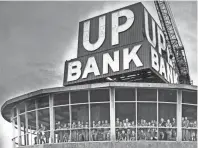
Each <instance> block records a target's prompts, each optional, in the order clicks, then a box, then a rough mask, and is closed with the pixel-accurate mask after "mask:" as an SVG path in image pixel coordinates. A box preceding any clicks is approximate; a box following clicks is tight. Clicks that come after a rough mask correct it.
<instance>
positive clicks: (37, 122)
mask: <svg viewBox="0 0 198 148" xmlns="http://www.w3.org/2000/svg"><path fill="white" fill-rule="evenodd" d="M35 114H36V135H37V137H38V130H39V119H38V102H37V100H36V101H35ZM36 142H37V144H39V139H38V138H37V141H36Z"/></svg>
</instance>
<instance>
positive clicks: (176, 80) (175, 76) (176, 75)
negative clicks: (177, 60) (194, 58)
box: [173, 70, 178, 84]
mask: <svg viewBox="0 0 198 148" xmlns="http://www.w3.org/2000/svg"><path fill="white" fill-rule="evenodd" d="M173 81H174V83H175V84H177V83H178V74H177V73H176V72H175V71H174V70H173Z"/></svg>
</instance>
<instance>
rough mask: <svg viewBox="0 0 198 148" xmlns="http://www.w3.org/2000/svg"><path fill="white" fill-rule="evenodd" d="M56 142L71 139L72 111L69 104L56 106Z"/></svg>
mask: <svg viewBox="0 0 198 148" xmlns="http://www.w3.org/2000/svg"><path fill="white" fill-rule="evenodd" d="M54 116H55V130H56V131H55V142H56V143H58V142H69V141H70V127H71V125H70V113H69V106H61V107H54Z"/></svg>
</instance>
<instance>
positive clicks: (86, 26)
mask: <svg viewBox="0 0 198 148" xmlns="http://www.w3.org/2000/svg"><path fill="white" fill-rule="evenodd" d="M89 34H90V20H88V21H86V22H84V28H83V46H84V48H85V49H86V50H88V51H94V50H96V49H98V48H99V47H100V46H101V45H102V43H103V42H104V40H105V16H101V17H99V33H98V40H97V42H95V43H94V44H91V43H90V41H89Z"/></svg>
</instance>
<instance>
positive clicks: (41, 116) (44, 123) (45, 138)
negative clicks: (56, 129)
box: [38, 108, 50, 144]
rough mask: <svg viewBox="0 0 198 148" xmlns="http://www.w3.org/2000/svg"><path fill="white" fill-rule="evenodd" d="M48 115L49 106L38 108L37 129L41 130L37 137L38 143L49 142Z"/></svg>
mask: <svg viewBox="0 0 198 148" xmlns="http://www.w3.org/2000/svg"><path fill="white" fill-rule="evenodd" d="M49 120H50V116H49V108H47V109H41V110H38V124H39V127H38V128H39V131H41V133H40V136H41V137H39V138H38V140H39V143H40V144H45V143H49V138H50V131H49V130H50V121H49Z"/></svg>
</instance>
